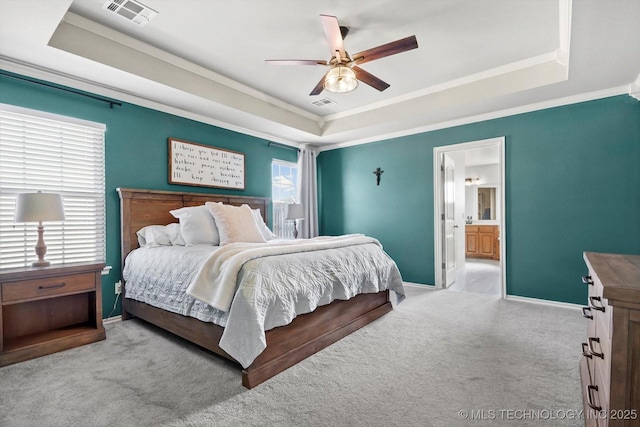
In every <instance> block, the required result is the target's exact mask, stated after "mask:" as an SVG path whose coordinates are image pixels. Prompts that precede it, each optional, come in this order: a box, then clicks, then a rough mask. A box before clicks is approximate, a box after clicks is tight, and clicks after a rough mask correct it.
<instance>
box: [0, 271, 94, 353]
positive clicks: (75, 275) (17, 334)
mask: <svg viewBox="0 0 640 427" xmlns="http://www.w3.org/2000/svg"><path fill="white" fill-rule="evenodd" d="M103 267H104V264H102V263H100V264H95V263H91V264H88V263H77V264H62V265H51V266H49V267H41V268H16V269H3V270H0V366H6V365H10V364H12V363H17V362H21V361H24V360H28V359H33V358H35V357H39V356H44V355H45V354H51V353H55V352H58V351H62V350H66V349H69V348H73V347H78V346H80V345H84V344H88V343H91V342H94V341H98V340H103V339H105V336H106V335H105V330H104V327H103V326H102V284H101V270H102V268H103Z"/></svg>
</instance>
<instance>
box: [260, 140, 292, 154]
mask: <svg viewBox="0 0 640 427" xmlns="http://www.w3.org/2000/svg"><path fill="white" fill-rule="evenodd" d="M272 145H275V146H277V147H282V148H288V149H289V150H296V151H298V152H300V149H299V148H298V147H292V146H290V145H286V144H280V143H279V142H273V141H269V143H268V144H267V147H271V146H272Z"/></svg>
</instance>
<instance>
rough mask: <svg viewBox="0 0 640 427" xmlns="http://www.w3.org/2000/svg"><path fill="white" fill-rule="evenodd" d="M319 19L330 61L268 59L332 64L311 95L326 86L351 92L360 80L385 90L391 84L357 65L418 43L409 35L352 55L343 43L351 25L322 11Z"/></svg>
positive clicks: (269, 61) (409, 48) (277, 61)
mask: <svg viewBox="0 0 640 427" xmlns="http://www.w3.org/2000/svg"><path fill="white" fill-rule="evenodd" d="M320 20H321V21H322V26H323V28H324V33H325V35H326V37H327V42H328V43H329V49H330V50H331V55H332V56H331V59H330V60H329V61H324V60H320V59H319V60H314V59H267V61H266V62H267V64H272V65H324V66H330V67H331V69H330V70H329V71H328V72H327V73H326V74H325V75H324V76H323V77H322V79H320V81H319V82H318V84H317V85H316V87H314V88H313V90H312V91H311V93H310V94H309V95H319V94H320V93H321V92H322V90H323V89H326V90H328V91H330V92H337V93H344V92H351V91H352V90H354V89H355V88H356V87H358V80H359V81H361V82H363V83H366V84H368V85H369V86H371V87H372V88H374V89H377V90H379V91H381V92H382V91H383V90H385V89H386V88H388V87H389V84H388V83H386V82H384V81H382V80H380V79H379V78H377V77H376V76H374V75H373V74H371V73H368V72H366V71H365V70H363V69H362V68H360V67H358V65H360V64H364V63H365V62H369V61H373V60H374V59H380V58H384V57H385V56H390V55H395V54H396V53H401V52H405V51H407V50H411V49H416V48H417V47H418V40H417V39H416V36H410V37H406V38H404V39H400V40H396V41H394V42H391V43H387V44H383V45H381V46H378V47H374V48H371V49H368V50H365V51H362V52H360V53H356V54H355V55H353V56H351V55H349V53H348V52H347V51H346V50H345V49H344V43H343V40H344V38H345V37H346V36H347V33H348V32H349V29H348V28H347V27H341V26H340V25H339V24H338V18H336V17H335V16H331V15H320Z"/></svg>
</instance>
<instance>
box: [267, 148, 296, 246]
mask: <svg viewBox="0 0 640 427" xmlns="http://www.w3.org/2000/svg"><path fill="white" fill-rule="evenodd" d="M297 183H298V166H297V164H296V163H291V162H285V161H282V160H273V161H272V162H271V201H272V203H273V209H272V212H273V233H274V234H275V235H276V236H278V237H280V238H283V239H293V221H292V220H290V219H286V214H287V205H288V204H289V203H295V202H296V195H297V193H298V189H297Z"/></svg>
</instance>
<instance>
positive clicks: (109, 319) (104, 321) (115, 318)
mask: <svg viewBox="0 0 640 427" xmlns="http://www.w3.org/2000/svg"><path fill="white" fill-rule="evenodd" d="M121 321H122V316H120V315H117V316H113V317H107V318H106V319H102V324H103V325H108V324H110V323H115V322H121Z"/></svg>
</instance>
